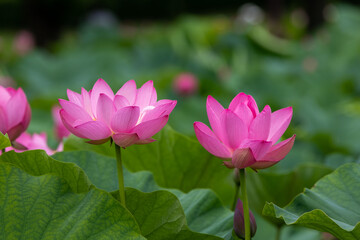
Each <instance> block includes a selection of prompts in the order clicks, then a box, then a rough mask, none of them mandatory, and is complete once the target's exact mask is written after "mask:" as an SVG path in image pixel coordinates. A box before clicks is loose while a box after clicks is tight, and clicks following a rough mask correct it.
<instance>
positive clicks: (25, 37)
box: [13, 30, 35, 56]
mask: <svg viewBox="0 0 360 240" xmlns="http://www.w3.org/2000/svg"><path fill="white" fill-rule="evenodd" d="M34 47H35V39H34V35H33V34H32V33H31V32H29V31H26V30H22V31H20V32H18V33H17V34H16V36H15V39H14V43H13V48H14V50H15V52H16V53H17V54H19V55H21V56H22V55H25V54H27V53H28V52H29V51H31V50H32V49H33V48H34Z"/></svg>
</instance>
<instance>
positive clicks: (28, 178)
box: [0, 162, 145, 240]
mask: <svg viewBox="0 0 360 240" xmlns="http://www.w3.org/2000/svg"><path fill="white" fill-rule="evenodd" d="M0 196H1V197H0V219H1V220H0V223H1V224H0V235H1V236H2V237H1V239H27V240H32V239H33V240H37V239H69V240H70V239H77V240H80V239H94V240H95V239H134V240H135V239H139V240H140V239H145V238H144V237H143V236H141V233H140V229H139V226H138V225H137V222H136V221H135V219H134V217H133V216H132V215H131V213H130V212H129V211H128V210H127V209H125V208H124V207H123V206H122V205H121V204H120V203H119V202H118V201H117V200H115V199H114V198H113V197H112V196H111V195H110V194H109V193H106V192H104V191H101V190H98V189H91V190H89V191H88V192H87V193H80V194H79V193H74V192H73V191H72V189H71V187H70V186H69V184H68V183H67V182H66V181H64V180H63V179H61V178H60V177H58V176H55V175H50V174H47V175H42V176H32V175H29V174H27V173H26V172H24V171H22V170H20V169H19V168H17V167H14V166H12V165H10V164H7V163H4V162H1V163H0Z"/></svg>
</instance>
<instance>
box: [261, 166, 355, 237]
mask: <svg viewBox="0 0 360 240" xmlns="http://www.w3.org/2000/svg"><path fill="white" fill-rule="evenodd" d="M263 214H264V215H266V216H271V217H276V218H279V219H282V220H284V222H285V223H286V224H288V225H292V224H297V225H301V226H304V227H308V228H313V229H316V230H319V231H324V232H329V233H331V234H332V235H334V236H336V237H337V238H339V239H343V240H355V239H360V165H359V164H356V163H349V164H345V165H343V166H341V167H340V168H338V169H337V170H336V171H334V172H333V173H331V174H329V175H327V176H325V177H323V178H322V179H321V180H319V181H318V182H317V183H316V184H315V186H314V187H313V188H312V189H310V190H309V189H305V192H304V193H302V194H300V195H299V196H297V197H296V198H295V199H294V201H293V202H292V203H291V204H289V205H288V206H286V207H284V208H280V207H279V206H277V205H275V204H274V203H267V204H266V205H265V207H264V210H263Z"/></svg>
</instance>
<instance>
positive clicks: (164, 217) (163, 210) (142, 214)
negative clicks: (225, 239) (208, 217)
mask: <svg viewBox="0 0 360 240" xmlns="http://www.w3.org/2000/svg"><path fill="white" fill-rule="evenodd" d="M113 196H115V197H116V198H118V197H119V194H118V192H114V193H113ZM126 201H127V204H126V207H127V208H128V210H129V211H130V212H131V213H132V214H133V216H134V217H135V219H136V220H137V222H138V224H139V226H140V229H141V233H142V235H143V236H145V237H146V238H147V239H149V240H152V239H154V240H157V239H207V240H220V239H221V238H219V237H216V236H211V235H208V234H201V233H196V232H193V231H191V230H190V229H189V228H188V226H187V224H186V218H185V213H184V210H183V208H182V206H181V204H180V201H179V200H178V199H177V197H176V196H175V195H174V194H172V193H170V192H168V191H165V190H160V191H155V192H151V193H143V192H140V191H138V190H136V189H133V188H126ZM185 237H187V238H185Z"/></svg>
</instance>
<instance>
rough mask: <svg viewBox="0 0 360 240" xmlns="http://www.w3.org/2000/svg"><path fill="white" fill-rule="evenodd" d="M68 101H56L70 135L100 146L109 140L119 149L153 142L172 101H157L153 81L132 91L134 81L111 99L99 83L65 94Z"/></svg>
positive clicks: (172, 106) (106, 87) (108, 90)
mask: <svg viewBox="0 0 360 240" xmlns="http://www.w3.org/2000/svg"><path fill="white" fill-rule="evenodd" d="M67 95H68V98H69V101H66V100H62V99H59V102H60V105H61V107H62V109H61V110H60V116H61V118H62V121H63V123H64V125H65V127H66V128H67V129H68V130H69V131H70V132H71V133H73V134H74V135H76V136H78V137H81V138H87V139H90V141H89V142H90V143H93V144H101V143H104V142H106V141H107V140H109V139H110V138H112V139H113V140H114V142H115V143H116V144H117V145H119V146H120V147H128V146H130V145H132V144H146V143H150V142H153V141H154V139H152V138H151V137H152V136H153V135H154V134H155V133H157V132H158V131H160V130H161V129H162V128H163V127H164V126H165V124H166V123H167V121H168V118H169V114H170V113H171V111H172V110H173V109H174V107H175V105H176V101H172V100H160V101H157V94H156V90H155V88H154V86H153V81H148V82H146V83H145V84H144V85H143V86H142V87H141V88H139V89H136V83H135V81H134V80H130V81H128V82H127V83H125V84H124V85H123V86H122V88H120V89H119V91H117V93H116V94H115V95H114V93H113V91H112V90H111V88H110V87H109V85H108V84H107V83H106V82H105V81H104V80H102V79H99V80H98V81H97V82H96V83H95V85H94V87H93V89H92V90H90V91H89V92H87V91H86V90H85V89H82V90H81V94H78V93H75V92H73V91H71V90H68V92H67Z"/></svg>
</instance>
